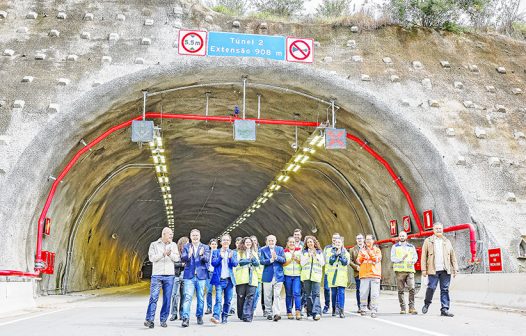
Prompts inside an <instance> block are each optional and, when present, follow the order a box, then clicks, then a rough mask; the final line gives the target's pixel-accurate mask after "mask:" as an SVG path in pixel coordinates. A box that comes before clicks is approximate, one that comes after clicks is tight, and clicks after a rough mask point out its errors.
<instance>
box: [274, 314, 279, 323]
mask: <svg viewBox="0 0 526 336" xmlns="http://www.w3.org/2000/svg"><path fill="white" fill-rule="evenodd" d="M273 320H274V322H278V321H279V320H281V316H279V315H278V314H276V315H274V318H273Z"/></svg>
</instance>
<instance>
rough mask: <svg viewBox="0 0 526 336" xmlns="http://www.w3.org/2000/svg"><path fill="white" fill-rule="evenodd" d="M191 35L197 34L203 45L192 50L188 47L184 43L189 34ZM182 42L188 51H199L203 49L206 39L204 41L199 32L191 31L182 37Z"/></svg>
mask: <svg viewBox="0 0 526 336" xmlns="http://www.w3.org/2000/svg"><path fill="white" fill-rule="evenodd" d="M189 35H195V36H197V37H198V38H199V40H200V41H201V46H200V47H199V48H197V49H196V50H190V49H188V48H187V47H186V46H185V45H184V40H185V39H186V38H187V37H188V36H189ZM181 42H182V43H183V45H182V47H183V49H184V50H186V51H187V52H189V53H196V52H199V50H201V49H203V46H204V45H205V43H204V41H203V38H202V37H201V35H199V34H197V33H194V32H191V33H188V34H186V35H185V36H183V38H182V39H181Z"/></svg>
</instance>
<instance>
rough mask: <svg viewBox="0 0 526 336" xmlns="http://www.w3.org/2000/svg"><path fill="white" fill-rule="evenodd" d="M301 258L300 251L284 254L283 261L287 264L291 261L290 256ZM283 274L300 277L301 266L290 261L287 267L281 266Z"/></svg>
mask: <svg viewBox="0 0 526 336" xmlns="http://www.w3.org/2000/svg"><path fill="white" fill-rule="evenodd" d="M293 255H294V256H295V257H298V258H299V257H301V250H300V251H293V252H290V251H289V252H285V260H286V261H287V262H288V261H289V260H291V259H292V256H293ZM283 274H285V275H287V276H300V275H301V264H300V263H299V262H297V261H291V262H290V263H289V264H288V265H287V266H283Z"/></svg>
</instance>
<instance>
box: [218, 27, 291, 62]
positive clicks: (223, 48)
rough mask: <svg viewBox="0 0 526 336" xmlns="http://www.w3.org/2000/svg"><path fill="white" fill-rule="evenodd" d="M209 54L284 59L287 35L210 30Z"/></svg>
mask: <svg viewBox="0 0 526 336" xmlns="http://www.w3.org/2000/svg"><path fill="white" fill-rule="evenodd" d="M208 56H237V57H259V58H267V59H274V60H278V61H284V60H285V37H283V36H268V35H255V34H236V33H221V32H209V33H208Z"/></svg>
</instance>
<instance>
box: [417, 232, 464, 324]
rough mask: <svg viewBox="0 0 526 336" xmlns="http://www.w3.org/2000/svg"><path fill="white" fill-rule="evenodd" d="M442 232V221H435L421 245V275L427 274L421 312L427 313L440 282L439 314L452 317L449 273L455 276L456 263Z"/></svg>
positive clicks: (450, 247) (456, 270) (451, 248)
mask: <svg viewBox="0 0 526 336" xmlns="http://www.w3.org/2000/svg"><path fill="white" fill-rule="evenodd" d="M443 232H444V226H443V225H442V223H438V222H437V223H435V224H434V225H433V233H434V234H433V235H432V236H431V237H428V238H426V240H425V241H424V245H423V246H422V262H421V265H422V276H423V277H426V276H429V281H428V283H427V291H426V298H425V300H424V307H422V313H424V314H426V313H427V310H428V309H429V306H430V305H431V301H432V299H433V294H435V289H436V288H437V284H438V283H439V282H440V303H441V305H442V307H441V308H440V312H441V313H440V315H441V316H448V317H453V314H451V313H450V312H449V302H450V300H449V284H450V282H451V275H453V277H455V275H456V273H458V263H457V257H456V255H455V251H454V250H453V246H452V245H451V242H450V241H449V239H447V238H446V237H444V233H443Z"/></svg>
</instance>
